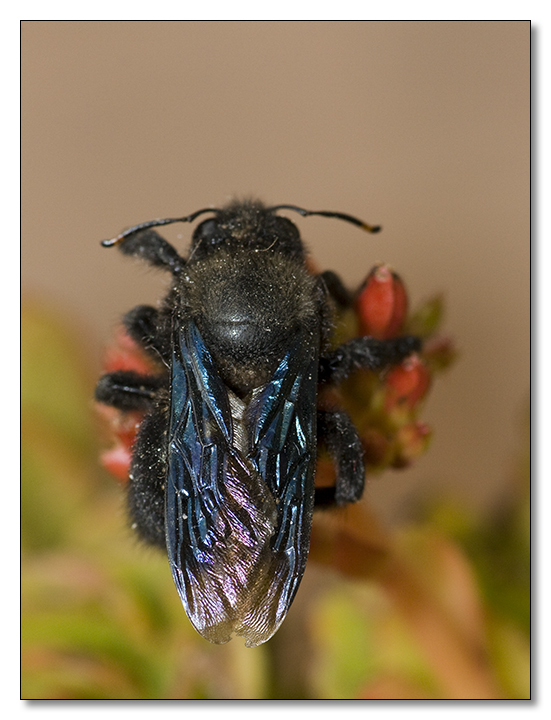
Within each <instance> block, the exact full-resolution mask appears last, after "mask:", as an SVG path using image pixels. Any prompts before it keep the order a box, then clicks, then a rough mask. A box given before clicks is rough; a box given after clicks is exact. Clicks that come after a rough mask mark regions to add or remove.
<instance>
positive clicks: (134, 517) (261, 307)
mask: <svg viewBox="0 0 551 720" xmlns="http://www.w3.org/2000/svg"><path fill="white" fill-rule="evenodd" d="M281 210H292V211H296V212H298V213H300V214H301V215H303V216H308V215H322V216H326V217H332V218H338V219H341V220H344V221H347V222H350V223H353V224H355V225H357V226H359V227H361V228H363V229H365V230H368V231H371V232H376V231H377V230H378V228H377V227H372V226H369V225H366V224H365V223H363V222H362V221H361V220H358V219H357V218H355V217H352V216H351V215H347V214H344V213H337V212H326V211H320V212H314V211H307V210H303V209H302V208H298V207H295V206H293V205H279V206H274V207H266V206H265V205H263V204H262V203H260V202H256V201H247V202H233V203H230V204H229V205H227V206H225V207H223V208H222V209H203V210H199V211H198V212H195V213H193V214H191V215H188V216H186V217H182V218H167V219H163V220H153V221H151V222H146V223H142V224H140V225H136V226H135V227H133V228H131V229H129V230H126V231H125V232H123V233H122V234H120V235H118V236H117V237H115V238H113V239H112V240H106V241H104V242H103V243H102V244H103V245H104V246H106V247H111V246H114V245H117V246H118V247H119V248H120V250H121V251H122V252H123V253H124V254H126V255H133V256H136V257H138V258H141V259H143V260H145V261H146V262H148V263H150V264H151V265H154V266H158V267H161V268H163V269H165V270H168V271H169V272H170V273H171V274H172V284H171V287H170V290H169V292H168V294H167V296H166V297H165V298H164V300H163V301H162V302H161V304H160V306H159V307H158V308H154V307H150V306H147V305H140V306H138V307H136V308H134V309H133V310H131V311H130V312H129V313H128V314H127V315H126V316H125V318H124V325H125V328H126V332H127V333H128V334H129V335H130V337H131V338H132V339H133V340H134V341H135V342H136V343H138V344H139V346H140V347H142V348H143V349H144V350H145V351H146V352H147V353H148V354H149V355H150V356H151V357H152V358H154V359H156V360H157V361H159V371H158V373H156V374H151V375H149V374H140V373H138V372H135V371H130V370H118V371H114V372H110V373H108V374H106V375H104V376H103V377H102V378H101V379H100V381H99V383H98V386H97V389H96V399H97V400H98V401H99V402H100V403H104V404H106V405H109V406H112V407H114V408H117V409H119V410H121V411H134V410H140V411H143V413H144V419H143V421H142V423H141V425H140V428H139V431H138V434H137V437H136V440H135V443H134V446H133V450H132V461H131V465H130V481H129V484H128V488H129V489H128V512H129V516H130V521H131V524H132V527H133V528H134V529H135V530H136V531H137V533H138V535H139V536H140V537H141V538H142V539H143V540H144V541H146V542H148V543H150V544H152V545H156V546H159V547H161V548H166V551H167V553H168V559H169V563H170V567H171V570H172V575H173V578H174V582H175V584H176V588H177V590H178V593H179V595H180V598H181V600H182V603H183V605H184V607H185V610H186V612H187V614H188V616H189V619H190V620H191V622H192V624H193V625H194V627H195V628H196V629H197V631H198V632H199V633H200V634H201V635H203V636H204V637H205V638H206V639H207V640H210V641H211V642H214V643H225V642H227V641H228V640H229V639H230V638H231V636H232V634H233V633H236V634H237V635H242V636H244V638H245V640H246V644H247V645H248V646H249V647H253V646H255V645H259V644H261V643H263V642H265V641H266V640H268V639H269V638H270V637H271V636H272V635H273V634H274V633H275V632H276V630H277V629H278V627H279V626H280V624H281V622H282V621H283V619H284V618H285V615H286V614H287V611H288V610H289V606H290V605H291V602H292V601H293V598H294V596H295V594H296V592H297V589H298V586H299V583H300V581H301V578H302V576H303V573H304V569H305V565H306V559H307V555H308V550H309V544H310V529H311V524H312V514H313V511H314V507H316V506H331V505H337V506H342V505H345V504H346V503H351V502H355V501H356V500H358V499H359V498H360V497H361V495H362V492H363V487H364V463H363V453H362V446H361V442H360V439H359V437H358V433H357V431H356V429H355V427H354V425H353V424H352V421H351V420H350V418H349V417H348V415H347V414H346V413H344V412H342V411H340V410H332V411H322V410H319V409H318V408H317V397H318V388H319V386H320V383H336V382H339V381H340V380H342V379H343V378H345V377H346V376H347V375H348V374H349V373H350V372H351V370H353V369H355V368H370V369H373V370H380V369H383V368H385V367H387V366H389V365H392V364H395V363H399V362H401V361H402V360H403V359H404V358H405V357H406V356H407V355H409V354H410V353H411V352H413V351H415V350H418V349H419V346H420V341H419V339H418V338H416V337H412V336H404V337H399V338H394V339H391V340H376V339H374V338H370V337H359V338H355V339H353V340H351V341H349V342H347V343H345V344H344V345H341V346H340V347H337V348H336V349H331V345H330V336H331V331H332V307H333V303H334V300H336V302H338V303H341V304H342V303H346V302H349V301H351V298H350V296H349V294H348V293H347V291H346V289H345V288H344V286H343V284H342V283H341V282H340V280H339V278H338V277H337V276H336V275H335V274H334V273H331V272H326V273H322V274H319V275H316V274H313V273H312V272H310V271H309V270H308V268H307V265H306V257H305V248H304V246H303V243H302V240H301V238H300V235H299V232H298V230H297V227H296V226H295V225H294V224H293V223H292V222H291V221H290V220H289V219H288V218H287V217H285V216H281V215H278V214H277V213H278V211H281ZM205 213H209V214H210V215H211V216H210V217H208V218H207V219H204V220H202V222H201V223H200V224H199V225H198V226H197V227H196V229H195V231H194V232H193V236H192V241H191V249H190V252H189V256H188V258H187V259H185V258H183V257H181V256H180V255H179V254H178V253H177V251H176V250H175V249H174V247H172V245H170V244H169V243H168V242H167V241H166V240H164V239H163V238H162V237H161V236H160V235H159V234H158V233H157V232H156V231H155V230H153V228H154V227H157V226H161V225H167V224H170V223H175V222H192V221H194V220H195V219H196V218H198V217H199V216H200V215H203V214H205ZM318 444H321V445H323V446H325V447H326V448H327V450H328V451H329V453H330V455H331V457H332V459H333V461H334V464H335V468H336V482H335V486H334V487H332V488H319V489H316V488H315V486H314V470H315V464H316V451H317V447H318Z"/></svg>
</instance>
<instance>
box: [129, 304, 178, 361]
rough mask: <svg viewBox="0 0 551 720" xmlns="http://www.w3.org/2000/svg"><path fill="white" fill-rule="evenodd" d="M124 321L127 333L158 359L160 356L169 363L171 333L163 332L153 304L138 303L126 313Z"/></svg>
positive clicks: (157, 312) (158, 314)
mask: <svg viewBox="0 0 551 720" xmlns="http://www.w3.org/2000/svg"><path fill="white" fill-rule="evenodd" d="M123 323H124V327H125V328H126V331H127V333H128V334H129V335H130V337H131V338H132V339H133V340H135V341H136V342H137V343H138V345H140V346H141V347H143V348H144V349H145V350H147V351H148V352H149V353H150V354H151V355H153V357H154V358H155V359H156V360H158V359H159V358H160V359H161V360H162V361H163V362H164V363H165V364H166V365H168V364H169V361H170V353H171V350H170V335H169V333H165V332H163V329H162V327H161V317H160V313H159V311H158V310H156V309H155V308H154V307H151V305H138V306H137V307H135V308H133V309H132V310H130V312H127V313H126V315H125V316H124V319H123ZM165 338H166V339H165Z"/></svg>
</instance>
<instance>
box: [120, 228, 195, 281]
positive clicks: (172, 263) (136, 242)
mask: <svg viewBox="0 0 551 720" xmlns="http://www.w3.org/2000/svg"><path fill="white" fill-rule="evenodd" d="M119 248H120V250H121V252H123V253H124V254H125V255H136V256H137V257H140V258H142V260H145V261H146V262H148V263H150V264H151V265H156V266H157V267H164V268H165V269H167V270H170V272H172V273H174V274H176V273H179V272H180V270H181V269H182V268H183V267H184V265H185V264H186V261H185V259H184V258H183V257H180V255H178V253H177V252H176V250H175V249H174V248H173V247H172V245H171V244H170V243H168V242H167V241H166V240H165V239H164V238H162V237H161V236H160V235H159V233H157V232H155V230H142V231H141V232H136V233H134V234H132V235H129V236H128V237H126V238H124V240H122V242H120V243H119Z"/></svg>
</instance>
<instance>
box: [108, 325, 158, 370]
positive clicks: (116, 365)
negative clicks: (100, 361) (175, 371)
mask: <svg viewBox="0 0 551 720" xmlns="http://www.w3.org/2000/svg"><path fill="white" fill-rule="evenodd" d="M104 367H105V371H106V372H113V370H134V371H135V372H138V373H143V374H148V373H150V372H151V370H152V369H153V367H154V365H153V363H152V362H151V361H150V359H149V358H148V357H147V356H146V354H145V353H144V352H143V350H141V348H140V347H139V346H138V345H137V344H136V343H135V342H134V340H132V338H131V337H130V335H128V334H127V332H126V331H125V330H124V328H122V327H119V328H117V330H116V334H115V341H114V343H113V345H112V346H110V347H109V348H107V351H106V353H105V358H104Z"/></svg>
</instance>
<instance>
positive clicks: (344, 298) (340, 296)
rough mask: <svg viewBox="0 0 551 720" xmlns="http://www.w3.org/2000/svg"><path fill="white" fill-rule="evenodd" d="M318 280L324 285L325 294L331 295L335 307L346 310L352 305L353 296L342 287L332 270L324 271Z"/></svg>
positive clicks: (340, 281) (341, 282) (342, 284)
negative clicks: (335, 304)
mask: <svg viewBox="0 0 551 720" xmlns="http://www.w3.org/2000/svg"><path fill="white" fill-rule="evenodd" d="M320 278H321V280H322V281H323V283H324V284H325V287H326V289H327V292H328V293H329V295H331V297H332V298H333V300H334V301H335V302H336V303H337V305H339V306H340V307H341V308H347V307H350V306H351V305H352V301H353V297H354V296H353V294H352V293H351V292H350V290H348V288H347V287H346V286H345V285H344V283H343V281H342V280H341V279H340V277H339V276H338V275H337V273H335V272H333V271H332V270H326V271H325V272H322V273H321V274H320Z"/></svg>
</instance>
